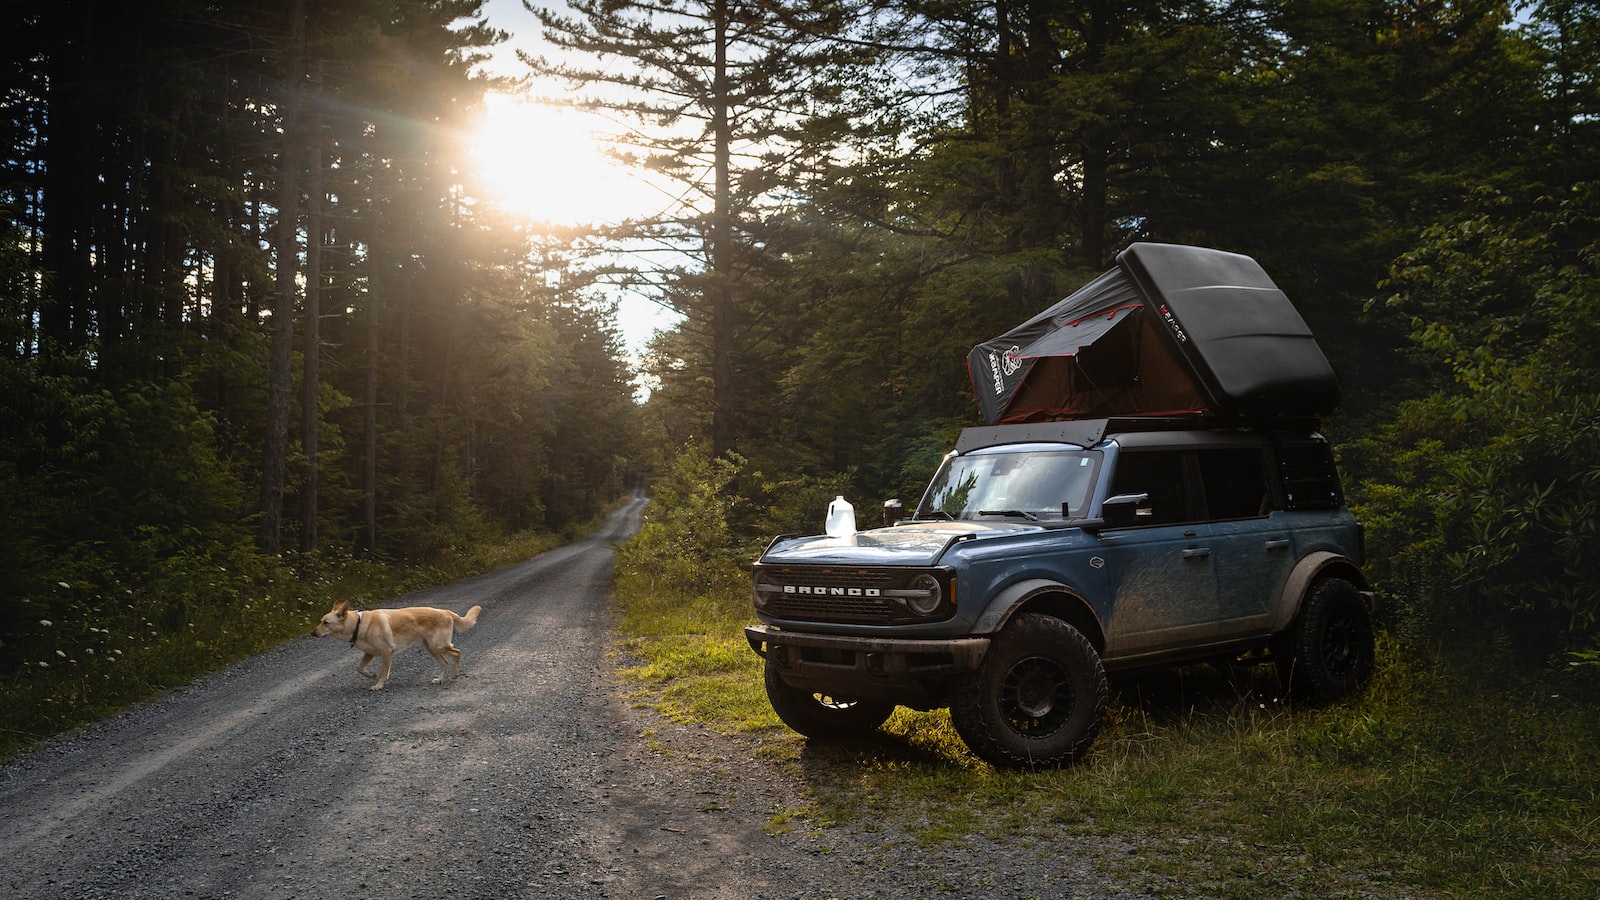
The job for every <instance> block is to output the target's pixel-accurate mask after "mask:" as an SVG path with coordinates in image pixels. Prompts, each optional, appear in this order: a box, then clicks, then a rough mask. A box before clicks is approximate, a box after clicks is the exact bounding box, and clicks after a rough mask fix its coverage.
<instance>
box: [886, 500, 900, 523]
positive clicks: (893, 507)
mask: <svg viewBox="0 0 1600 900" xmlns="http://www.w3.org/2000/svg"><path fill="white" fill-rule="evenodd" d="M904 512H905V506H904V505H903V504H901V502H900V501H899V500H898V499H896V500H885V501H883V527H885V528H888V527H889V526H890V525H894V524H896V523H897V522H899V521H900V518H901V514H902V513H904Z"/></svg>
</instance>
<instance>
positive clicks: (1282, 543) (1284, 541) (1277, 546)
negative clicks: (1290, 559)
mask: <svg viewBox="0 0 1600 900" xmlns="http://www.w3.org/2000/svg"><path fill="white" fill-rule="evenodd" d="M1267 549H1268V550H1287V549H1289V539H1288V538H1277V539H1274V540H1270V541H1267Z"/></svg>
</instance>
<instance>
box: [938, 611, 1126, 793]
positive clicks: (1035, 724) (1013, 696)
mask: <svg viewBox="0 0 1600 900" xmlns="http://www.w3.org/2000/svg"><path fill="white" fill-rule="evenodd" d="M1106 694H1107V688H1106V673H1105V668H1104V667H1103V666H1102V665H1101V664H1100V654H1098V653H1096V652H1095V649H1094V645H1093V644H1091V643H1089V639H1088V638H1086V637H1084V636H1083V634H1082V633H1081V632H1079V631H1078V629H1076V628H1073V627H1072V626H1071V625H1068V624H1067V623H1066V622H1063V621H1061V620H1060V619H1056V618H1052V617H1050V616H1044V615H1037V614H1032V613H1025V614H1023V615H1020V616H1017V617H1016V618H1015V619H1013V620H1012V621H1011V623H1010V624H1008V625H1007V626H1006V627H1005V628H1004V629H1003V630H1002V631H1001V632H1000V633H999V634H998V635H996V636H995V638H994V640H993V641H992V642H991V643H990V645H989V651H988V652H987V653H985V654H984V657H983V664H982V665H981V666H980V667H979V668H978V671H976V672H974V673H973V674H972V675H971V676H969V677H967V678H965V679H963V680H962V681H961V682H960V683H959V684H957V685H956V688H955V692H954V695H953V697H952V698H951V704H950V719H951V722H952V723H953V724H954V725H955V728H956V733H957V734H959V735H961V739H962V740H963V741H966V743H967V746H968V747H970V748H972V752H974V753H976V754H977V755H978V756H980V757H982V758H983V759H985V760H987V761H988V762H989V763H991V764H992V765H994V766H996V767H999V768H1007V769H1020V768H1044V767H1054V766H1063V765H1067V764H1070V763H1074V762H1077V761H1078V760H1079V759H1080V758H1082V756H1083V754H1084V753H1085V751H1087V750H1088V749H1089V745H1090V744H1092V743H1093V742H1094V738H1095V735H1096V734H1098V733H1099V731H1100V719H1101V715H1102V714H1103V713H1104V712H1105V708H1106Z"/></svg>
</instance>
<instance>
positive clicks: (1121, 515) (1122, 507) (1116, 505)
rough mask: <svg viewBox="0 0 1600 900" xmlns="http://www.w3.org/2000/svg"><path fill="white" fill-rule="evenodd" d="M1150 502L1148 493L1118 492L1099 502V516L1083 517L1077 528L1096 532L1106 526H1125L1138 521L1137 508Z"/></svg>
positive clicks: (1091, 532) (1092, 532)
mask: <svg viewBox="0 0 1600 900" xmlns="http://www.w3.org/2000/svg"><path fill="white" fill-rule="evenodd" d="M1148 502H1150V495H1149V494H1118V495H1116V496H1115V497H1107V498H1106V499H1105V502H1104V503H1101V504H1100V518H1098V519H1085V520H1084V521H1083V522H1080V523H1079V524H1078V527H1079V528H1082V529H1083V530H1084V531H1087V532H1089V533H1090V534H1097V533H1099V532H1100V531H1102V530H1103V529H1106V528H1127V527H1128V526H1130V525H1135V524H1137V523H1138V521H1139V508H1140V507H1141V506H1143V505H1144V504H1146V503H1148Z"/></svg>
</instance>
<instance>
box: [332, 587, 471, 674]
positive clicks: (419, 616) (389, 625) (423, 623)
mask: <svg viewBox="0 0 1600 900" xmlns="http://www.w3.org/2000/svg"><path fill="white" fill-rule="evenodd" d="M482 610H483V607H481V606H474V607H473V608H471V609H469V610H467V614H466V615H464V616H458V615H456V614H455V613H453V612H451V611H450V610H448V609H434V608H432V607H429V606H413V607H410V608H408V609H368V610H362V611H359V612H352V611H351V610H350V601H349V600H340V601H339V602H338V603H336V604H334V606H333V611H332V612H330V613H328V614H327V615H325V616H323V617H322V621H321V622H319V623H318V624H317V627H316V628H314V629H312V631H311V633H312V634H314V635H316V636H317V637H326V636H328V635H332V636H333V637H336V638H340V639H342V640H346V641H349V642H350V646H352V647H354V648H356V649H357V650H360V651H361V662H359V663H356V671H357V672H360V673H361V674H362V675H363V676H364V677H367V678H376V679H378V683H377V684H375V685H373V686H372V687H371V688H370V690H374V691H381V690H383V686H384V685H385V684H388V683H389V665H390V663H392V662H393V661H394V655H395V654H396V653H398V652H399V651H401V650H404V649H405V648H407V647H409V646H411V645H412V644H415V643H416V642H417V641H421V642H422V646H423V647H424V648H425V649H426V650H427V651H428V652H429V653H431V654H433V658H434V659H436V660H438V661H439V677H438V678H435V679H434V680H433V683H434V684H443V683H444V675H445V672H446V671H448V670H449V668H450V663H451V662H452V661H453V662H454V663H455V672H454V674H452V675H451V676H450V677H451V678H457V677H460V675H461V651H460V650H457V649H456V648H455V645H454V644H452V643H451V642H450V639H451V638H452V637H453V636H454V635H455V629H456V628H458V627H459V628H460V629H461V630H462V631H466V630H467V629H469V628H471V627H472V626H474V625H476V624H478V613H479V612H481V611H482ZM374 659H381V660H383V668H382V669H381V670H380V671H379V672H378V674H377V675H373V674H372V673H371V672H368V671H367V663H370V662H372V661H373V660H374Z"/></svg>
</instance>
